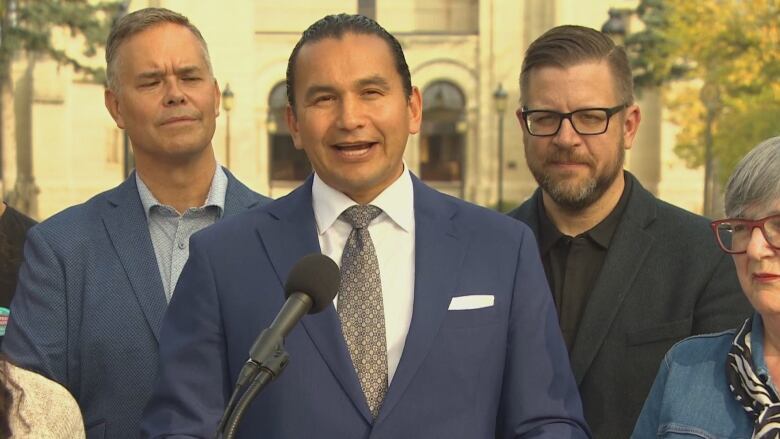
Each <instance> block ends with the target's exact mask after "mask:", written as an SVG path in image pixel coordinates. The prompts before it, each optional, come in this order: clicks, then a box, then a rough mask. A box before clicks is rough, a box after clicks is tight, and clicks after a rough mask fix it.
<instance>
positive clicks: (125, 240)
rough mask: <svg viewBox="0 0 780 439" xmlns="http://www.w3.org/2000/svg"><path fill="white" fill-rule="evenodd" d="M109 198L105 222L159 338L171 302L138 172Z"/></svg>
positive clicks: (153, 331)
mask: <svg viewBox="0 0 780 439" xmlns="http://www.w3.org/2000/svg"><path fill="white" fill-rule="evenodd" d="M107 198H108V201H109V204H108V206H107V207H106V209H105V211H104V213H103V224H104V225H105V227H106V231H107V232H108V236H109V239H111V242H112V244H113V245H114V248H115V249H116V252H117V255H118V256H119V261H120V262H121V264H122V267H123V268H124V270H125V273H127V277H128V279H129V280H130V284H131V285H132V287H133V292H134V293H135V295H136V297H137V299H138V303H139V304H140V306H141V310H142V311H143V313H144V316H145V317H146V321H147V322H148V324H149V328H150V329H151V331H152V333H153V334H154V336H155V338H158V337H159V331H160V325H161V323H162V318H163V315H164V314H165V308H166V306H167V302H166V300H165V292H164V290H163V286H162V280H161V279H160V269H159V268H158V266H157V258H156V257H155V254H154V247H153V246H152V239H151V237H150V236H149V227H148V225H147V221H146V214H145V213H144V208H143V205H142V204H141V198H140V197H139V195H138V188H137V186H136V184H135V173H133V174H131V175H130V177H129V178H128V179H127V180H125V182H124V183H122V184H121V185H120V186H119V187H117V188H116V189H114V190H113V191H111V192H109V193H108V194H107ZM158 341H159V340H158Z"/></svg>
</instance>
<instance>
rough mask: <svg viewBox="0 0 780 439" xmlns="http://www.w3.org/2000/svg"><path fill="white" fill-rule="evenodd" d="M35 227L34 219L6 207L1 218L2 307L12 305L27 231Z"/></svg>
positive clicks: (0, 286)
mask: <svg viewBox="0 0 780 439" xmlns="http://www.w3.org/2000/svg"><path fill="white" fill-rule="evenodd" d="M33 225H35V221H34V220H33V219H32V218H29V217H27V216H26V215H24V214H22V213H20V212H19V211H18V210H15V209H13V208H11V207H6V209H5V212H3V215H2V216H0V307H2V308H8V306H9V305H10V304H11V298H12V297H13V294H14V290H15V289H16V279H17V275H18V274H19V273H18V271H19V265H21V263H22V248H23V247H24V238H25V236H26V235H27V230H28V229H29V228H30V227H32V226H33Z"/></svg>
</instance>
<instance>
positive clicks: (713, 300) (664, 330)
mask: <svg viewBox="0 0 780 439" xmlns="http://www.w3.org/2000/svg"><path fill="white" fill-rule="evenodd" d="M520 87H521V94H522V98H521V104H522V108H520V109H519V110H518V112H517V116H518V119H519V121H520V123H521V124H522V126H523V143H524V145H525V156H526V161H527V163H528V167H529V169H530V170H531V173H532V174H533V175H534V178H535V179H536V181H537V182H538V183H539V186H540V189H537V191H536V192H535V193H534V195H533V196H532V197H531V198H530V199H529V200H527V201H526V202H525V203H523V204H522V205H521V206H520V207H518V208H517V209H516V210H514V211H512V212H511V213H510V215H511V216H512V217H514V218H517V219H519V220H522V221H524V222H525V223H527V224H528V225H529V226H531V228H532V229H533V231H534V233H535V235H536V237H537V240H538V242H539V247H540V253H541V256H542V261H543V264H544V268H545V272H546V274H547V279H548V281H549V282H550V287H551V290H552V292H553V296H554V299H555V304H556V308H557V310H558V315H559V321H560V325H561V331H562V332H563V336H564V339H565V341H566V345H567V347H568V349H569V356H570V359H571V364H572V369H573V371H574V375H575V378H576V380H577V384H578V386H579V389H580V393H581V395H582V400H583V406H584V409H585V417H586V420H587V421H588V423H589V424H590V426H591V428H592V429H593V434H594V437H597V438H609V439H613V438H627V437H628V436H629V435H630V433H631V430H632V428H633V425H634V422H635V420H636V418H637V416H638V415H639V412H640V410H641V408H642V403H643V402H644V399H645V397H646V396H647V393H648V391H649V389H650V386H651V384H652V382H653V378H654V377H655V373H656V371H657V369H658V365H659V364H660V362H661V359H662V358H663V356H664V354H665V353H666V351H667V350H668V349H669V348H670V347H671V346H672V344H674V343H675V342H676V341H678V340H680V339H682V338H685V337H687V336H689V335H693V334H699V333H705V332H714V331H719V330H723V329H727V328H730V327H733V326H735V325H736V324H737V323H739V322H741V321H743V320H744V318H745V317H746V315H747V313H748V312H749V311H748V309H749V308H748V306H747V303H746V301H745V300H744V298H743V297H742V295H741V294H740V290H739V286H738V283H737V278H736V275H735V273H734V268H733V267H732V266H731V265H733V264H730V262H729V261H728V260H727V258H726V257H725V256H724V255H723V254H721V252H719V251H718V248H717V246H716V245H715V244H714V240H713V239H711V236H710V235H709V233H710V231H709V230H708V229H709V227H708V221H707V220H706V219H705V218H702V217H700V216H697V215H694V214H692V213H690V212H687V211H684V210H682V209H679V208H677V207H674V206H672V205H669V204H667V203H664V202H663V201H660V200H658V199H656V198H655V197H654V196H653V195H652V194H650V193H649V192H648V191H647V190H645V189H644V188H643V187H642V185H641V184H640V183H639V181H637V179H636V178H635V177H634V176H633V175H631V174H630V173H629V172H627V171H624V170H623V161H624V156H625V150H627V149H629V148H631V146H632V144H633V142H634V137H635V135H636V132H637V128H638V127H639V121H640V118H641V117H640V110H639V107H638V106H637V105H636V103H634V98H633V81H632V76H631V69H630V67H629V63H628V59H627V57H626V53H625V51H624V50H623V48H621V47H617V46H615V45H614V43H613V42H612V40H610V39H609V38H608V37H607V36H605V35H604V34H602V33H600V32H597V31H595V30H593V29H589V28H584V27H579V26H560V27H556V28H554V29H551V30H550V31H548V32H547V33H545V34H544V35H542V36H541V37H539V39H537V40H536V41H534V42H533V43H532V44H531V45H530V46H529V48H528V50H527V52H526V55H525V58H524V60H523V67H522V72H521V74H520Z"/></svg>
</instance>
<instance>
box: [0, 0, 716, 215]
mask: <svg viewBox="0 0 780 439" xmlns="http://www.w3.org/2000/svg"><path fill="white" fill-rule="evenodd" d="M635 3H636V2H635V1H628V2H626V1H616V0H593V1H589V2H581V1H575V0H318V1H317V2H311V1H309V0H286V1H285V2H284V6H283V7H282V6H280V3H279V2H276V1H271V0H223V1H219V2H217V1H211V0H133V1H131V2H130V5H129V6H130V9H131V10H134V9H138V8H141V7H145V6H161V7H166V8H170V9H173V10H176V11H179V12H181V13H183V14H185V15H187V16H188V17H189V18H190V19H191V20H192V21H193V22H194V23H195V24H196V25H197V26H198V27H199V28H200V29H201V31H202V33H203V35H204V37H205V39H206V41H207V42H208V44H209V50H210V53H211V57H212V62H213V65H214V70H215V75H216V77H217V79H218V81H219V85H220V87H221V88H222V89H224V88H225V87H226V86H227V85H228V84H229V86H230V90H231V91H232V93H233V95H234V98H233V103H234V105H233V107H232V108H231V109H230V111H229V112H227V111H225V110H224V109H223V110H222V114H221V115H220V118H219V120H218V121H217V132H216V134H215V136H214V141H213V142H214V148H215V150H216V154H217V159H218V160H219V161H220V163H222V164H223V165H226V166H228V167H229V168H230V169H231V171H232V172H233V173H235V174H236V175H237V176H238V178H239V179H241V180H242V181H243V182H245V183H247V184H248V185H249V186H250V187H252V188H253V189H255V190H257V191H259V192H261V193H265V194H269V195H271V196H272V197H278V196H281V195H284V194H285V193H287V192H289V191H290V190H291V189H292V188H293V187H295V186H297V184H298V183H299V182H300V180H301V179H302V178H304V177H305V175H307V174H308V172H309V169H310V168H309V167H308V163H307V162H306V160H305V157H304V156H303V154H302V153H301V152H299V151H296V150H294V148H293V147H292V142H291V140H290V139H289V136H288V134H287V129H286V126H285V123H284V117H283V111H284V105H285V99H286V97H285V94H284V91H285V90H284V77H285V69H286V65H287V58H288V56H289V54H290V51H291V50H292V47H293V45H294V44H295V42H296V41H297V40H298V38H299V36H300V33H301V31H302V30H303V29H305V28H306V27H307V26H308V25H309V24H311V23H312V22H314V21H315V20H316V19H318V18H320V17H322V16H324V15H326V14H331V13H338V12H347V13H357V12H360V13H365V14H367V15H372V16H373V17H374V18H376V19H377V20H378V21H379V22H380V23H381V24H382V25H383V26H384V27H386V28H387V29H388V30H389V31H390V32H392V33H393V34H394V35H396V36H397V37H398V39H399V41H400V42H401V44H402V46H403V48H404V51H405V53H406V57H407V62H408V64H409V67H410V70H411V72H412V81H413V83H414V84H415V85H417V86H418V87H419V88H420V90H421V91H422V94H423V98H424V113H423V114H424V116H423V119H424V124H423V129H422V132H421V133H420V134H419V135H417V136H412V137H411V138H410V140H409V144H408V145H407V150H406V156H405V159H406V163H407V165H408V166H409V168H410V169H411V170H412V171H413V172H415V173H416V174H417V175H418V176H420V177H421V178H423V179H424V180H426V181H427V182H429V183H430V184H431V185H433V186H434V187H436V188H438V189H440V190H442V191H445V192H448V193H451V194H453V195H456V196H460V197H462V198H465V199H467V200H469V201H472V202H475V203H478V204H482V205H486V206H495V205H496V203H497V196H498V188H499V181H498V175H499V172H498V169H499V140H500V139H501V140H503V172H502V175H503V198H504V199H505V202H509V203H515V204H516V203H519V202H520V201H522V200H524V199H525V198H527V197H528V196H529V195H530V193H531V192H532V191H533V190H534V188H535V187H536V183H535V181H534V180H533V178H532V177H531V175H530V173H529V172H528V170H527V168H526V166H525V159H524V156H523V147H522V135H521V134H522V133H521V127H520V125H519V123H518V122H517V119H516V118H515V115H514V112H515V110H516V108H517V102H518V100H519V85H518V74H519V71H520V64H521V62H522V56H523V52H524V50H525V48H526V47H527V46H528V44H529V43H530V42H531V41H532V40H533V39H534V38H536V37H537V36H538V35H540V34H541V33H542V32H544V31H545V30H546V29H548V28H550V27H552V26H555V25H558V24H564V23H571V24H581V25H585V26H590V27H594V28H600V27H601V26H602V24H603V23H604V22H605V21H606V19H607V18H608V15H607V11H608V9H609V8H610V7H615V6H618V7H632V6H635ZM69 44H75V43H73V42H69ZM100 61H101V60H100V59H97V60H96V62H100ZM13 70H14V72H13V77H14V85H15V87H14V97H13V99H14V108H15V110H16V113H15V121H14V123H13V130H10V132H11V133H10V134H8V132H9V130H5V133H6V134H5V135H11V136H13V137H14V139H15V142H14V143H15V144H16V148H6V149H5V150H4V151H3V160H2V178H1V179H0V181H1V183H2V192H3V194H4V196H5V197H6V199H7V200H9V201H10V202H11V203H13V204H15V205H17V206H19V207H21V208H22V209H23V210H25V211H27V212H29V213H30V214H31V215H33V216H34V217H36V218H38V219H44V218H46V217H48V216H50V215H52V214H53V213H56V212H57V211H59V210H62V209H64V208H65V207H67V206H70V205H73V204H76V203H80V202H83V201H84V200H86V199H88V198H89V197H91V196H92V195H94V194H96V193H98V192H100V191H103V190H105V189H108V188H110V187H113V186H115V185H116V184H118V183H119V182H120V181H121V180H122V179H123V178H124V176H125V172H126V169H127V166H126V164H125V163H126V157H125V150H126V147H125V144H124V142H125V139H124V136H123V133H122V132H121V131H120V130H119V129H117V127H116V125H115V124H114V123H113V121H112V120H111V118H110V116H109V115H108V113H107V111H106V110H105V108H104V105H103V89H102V86H101V85H98V84H94V83H91V82H89V81H87V80H85V78H83V77H82V76H81V75H80V74H78V73H75V72H73V71H72V70H71V69H70V68H68V67H64V66H59V65H57V64H56V63H54V62H53V61H49V60H46V59H37V60H29V59H25V60H24V61H22V60H20V61H19V62H18V63H16V65H15V66H14V69H13ZM499 84H500V85H501V86H502V88H503V89H504V90H506V92H507V93H508V106H507V109H506V111H505V113H504V114H503V115H499V114H498V113H497V112H496V109H495V102H494V97H493V96H494V93H495V91H496V89H497V87H498V86H499ZM639 103H640V105H641V107H642V114H643V120H642V125H641V127H640V132H639V137H638V139H637V142H636V144H635V145H634V148H633V149H632V150H631V151H630V153H629V154H628V155H627V164H626V167H627V168H628V169H629V170H631V171H632V172H634V173H635V174H636V175H637V176H638V177H639V179H640V180H641V181H642V183H643V184H644V185H645V186H646V187H647V188H648V189H650V190H651V191H653V192H655V193H656V194H658V195H659V196H660V197H662V198H664V199H666V200H668V201H670V202H672V203H674V204H678V205H680V206H682V207H685V208H687V209H689V210H693V211H700V210H701V198H702V197H701V193H702V190H703V189H702V187H703V186H702V183H701V182H702V180H703V177H702V171H700V170H689V169H687V168H685V166H684V165H683V164H682V163H681V162H680V160H679V159H677V158H676V157H675V156H674V154H673V152H672V147H673V144H674V135H675V129H674V127H673V126H671V125H670V124H668V123H666V122H665V121H664V109H663V106H662V98H661V96H660V94H659V93H658V92H657V91H645V92H643V93H642V94H641V95H640V96H639ZM500 119H503V120H502V121H501V120H500ZM499 127H502V128H503V130H502V131H503V132H502V135H499Z"/></svg>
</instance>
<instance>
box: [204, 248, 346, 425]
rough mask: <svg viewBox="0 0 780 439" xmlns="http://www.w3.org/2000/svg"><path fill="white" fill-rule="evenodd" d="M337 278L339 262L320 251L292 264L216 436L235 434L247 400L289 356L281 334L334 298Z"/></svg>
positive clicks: (339, 274) (284, 334) (278, 370)
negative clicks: (279, 303) (278, 305)
mask: <svg viewBox="0 0 780 439" xmlns="http://www.w3.org/2000/svg"><path fill="white" fill-rule="evenodd" d="M340 281H341V273H340V272H339V267H338V265H336V263H335V262H333V259H331V258H329V257H327V256H325V255H323V254H319V253H313V254H310V255H306V256H304V257H303V258H301V259H300V260H299V261H298V262H297V263H296V264H295V266H293V268H292V270H290V274H289V275H287V282H285V284H284V294H285V297H286V298H287V300H286V301H285V302H284V305H283V306H282V309H281V310H280V311H279V313H278V314H277V315H276V318H274V320H273V322H271V325H270V326H269V327H268V328H266V329H264V330H263V332H261V333H260V335H259V336H258V337H257V339H256V340H255V342H254V344H253V345H252V348H251V349H250V350H249V360H247V362H246V364H244V367H243V368H242V369H241V372H240V373H239V374H238V379H237V380H236V385H235V389H234V390H233V395H231V397H230V400H229V401H228V403H227V406H226V408H225V413H224V414H223V415H222V419H221V420H220V422H219V426H218V427H217V437H219V436H220V433H222V437H224V438H232V437H233V436H234V435H235V432H236V429H237V428H238V423H239V421H240V419H241V416H243V413H244V411H245V410H246V409H247V407H248V406H249V403H250V402H251V401H252V400H253V399H254V397H255V396H256V395H257V393H258V392H259V391H260V390H261V389H262V388H263V387H264V386H265V385H266V384H267V383H268V382H269V381H271V380H273V379H274V378H276V377H277V376H279V374H281V373H282V371H283V370H284V368H285V366H287V361H288V358H289V356H288V354H287V352H286V351H285V350H284V346H283V342H284V338H285V337H286V336H287V334H289V333H290V331H292V329H293V328H294V327H295V325H296V324H297V323H298V321H300V320H301V318H303V316H304V315H305V314H306V313H309V314H316V313H318V312H320V311H322V310H324V309H325V308H326V307H327V306H328V305H329V304H330V303H331V302H333V298H334V297H336V294H337V293H338V290H339V283H340ZM247 384H249V387H248V388H247V389H246V391H245V392H243V393H242V392H241V390H242V389H243V388H244V387H245V386H246V385H247ZM239 395H240V398H239Z"/></svg>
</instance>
